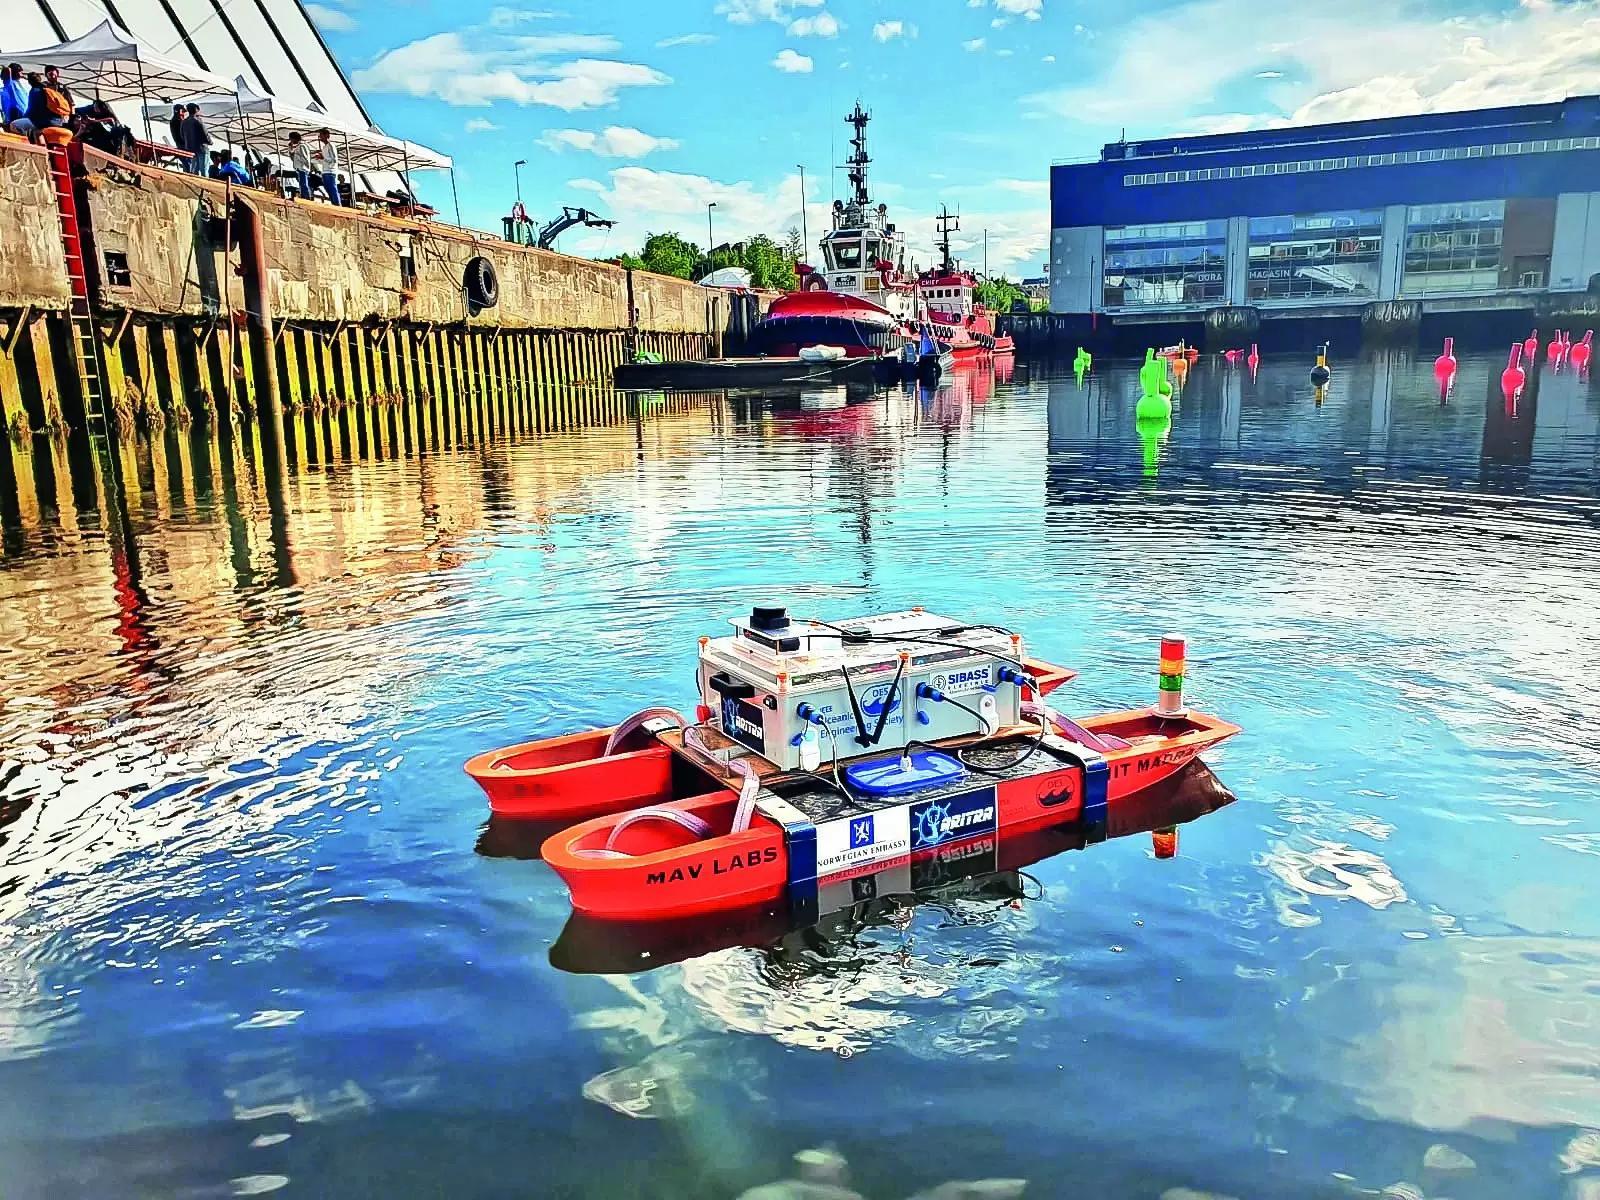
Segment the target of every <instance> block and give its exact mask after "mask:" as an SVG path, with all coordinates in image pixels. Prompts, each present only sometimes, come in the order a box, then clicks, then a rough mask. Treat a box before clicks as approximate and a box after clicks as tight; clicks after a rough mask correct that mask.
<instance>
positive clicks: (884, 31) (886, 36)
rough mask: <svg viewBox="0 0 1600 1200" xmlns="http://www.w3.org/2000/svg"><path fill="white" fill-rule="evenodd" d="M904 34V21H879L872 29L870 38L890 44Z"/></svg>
mask: <svg viewBox="0 0 1600 1200" xmlns="http://www.w3.org/2000/svg"><path fill="white" fill-rule="evenodd" d="M905 33H906V23H905V22H904V21H879V22H878V23H877V24H876V25H874V26H873V27H872V36H873V37H875V38H877V39H878V40H879V41H880V42H892V41H894V39H895V38H897V37H904V36H905Z"/></svg>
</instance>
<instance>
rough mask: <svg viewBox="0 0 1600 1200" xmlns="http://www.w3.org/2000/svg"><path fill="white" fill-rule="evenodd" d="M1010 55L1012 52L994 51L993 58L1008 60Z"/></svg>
mask: <svg viewBox="0 0 1600 1200" xmlns="http://www.w3.org/2000/svg"><path fill="white" fill-rule="evenodd" d="M1011 54H1012V51H1010V50H996V51H995V52H994V56H995V57H996V58H1010V57H1011Z"/></svg>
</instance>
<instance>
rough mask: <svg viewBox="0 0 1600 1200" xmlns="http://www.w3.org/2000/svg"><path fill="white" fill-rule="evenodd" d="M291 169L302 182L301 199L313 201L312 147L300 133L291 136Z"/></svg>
mask: <svg viewBox="0 0 1600 1200" xmlns="http://www.w3.org/2000/svg"><path fill="white" fill-rule="evenodd" d="M289 167H290V169H291V170H292V171H294V175H295V178H296V179H297V180H299V181H300V199H302V200H309V199H311V170H312V168H311V147H310V146H308V145H306V144H305V140H304V139H303V138H301V136H300V135H299V134H298V133H291V134H290V135H289Z"/></svg>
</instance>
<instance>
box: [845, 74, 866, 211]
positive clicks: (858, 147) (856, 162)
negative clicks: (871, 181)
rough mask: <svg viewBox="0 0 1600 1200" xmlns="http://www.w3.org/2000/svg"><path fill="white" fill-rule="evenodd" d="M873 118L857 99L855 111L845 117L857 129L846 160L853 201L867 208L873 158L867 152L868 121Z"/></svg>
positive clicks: (852, 136)
mask: <svg viewBox="0 0 1600 1200" xmlns="http://www.w3.org/2000/svg"><path fill="white" fill-rule="evenodd" d="M870 120H872V114H871V113H869V112H867V111H866V110H865V109H863V108H862V107H861V101H859V100H857V101H856V106H855V109H854V111H852V112H851V114H850V115H849V116H848V117H846V118H845V122H846V123H847V124H848V125H850V126H852V127H853V128H854V129H855V133H854V134H852V135H851V137H850V145H851V147H852V148H853V151H854V152H853V153H852V154H851V155H850V157H849V158H848V159H847V160H846V161H845V164H844V165H845V167H846V169H847V170H848V171H849V179H850V186H851V188H852V189H854V190H853V193H852V195H851V202H852V203H855V204H859V205H861V207H863V208H865V207H866V206H867V204H868V203H869V201H868V199H867V164H868V163H870V162H871V161H872V159H871V158H870V157H869V156H868V154H867V122H868V121H870Z"/></svg>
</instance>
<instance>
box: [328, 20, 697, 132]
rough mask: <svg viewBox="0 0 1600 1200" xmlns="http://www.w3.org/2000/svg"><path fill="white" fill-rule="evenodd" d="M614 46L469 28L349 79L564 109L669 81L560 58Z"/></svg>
mask: <svg viewBox="0 0 1600 1200" xmlns="http://www.w3.org/2000/svg"><path fill="white" fill-rule="evenodd" d="M617 45H618V43H617V41H616V39H615V38H612V37H608V36H604V35H591V34H548V35H539V36H517V37H510V36H505V35H499V34H486V33H485V32H484V31H483V30H481V29H474V28H468V29H464V30H462V31H460V32H451V33H436V34H434V35H432V36H431V37H425V38H421V39H419V40H417V41H414V42H409V43H407V44H406V45H404V46H401V47H399V48H398V49H394V50H386V51H384V52H383V53H381V54H379V55H378V57H377V58H376V59H375V60H374V61H373V62H372V64H371V65H370V66H367V67H363V68H362V69H361V70H359V71H356V72H355V73H354V74H353V75H352V76H351V82H352V83H353V84H355V86H356V87H357V88H360V89H362V90H364V91H371V92H390V93H395V94H398V95H405V96H419V97H422V98H424V99H438V100H443V101H444V102H445V103H446V104H453V105H460V106H466V107H472V106H483V105H488V104H492V103H494V102H495V101H496V100H509V101H511V102H512V103H514V104H524V105H527V104H540V105H546V106H548V107H551V108H559V109H563V110H565V111H568V112H571V111H573V110H575V109H586V108H600V107H602V106H604V105H607V104H611V103H612V102H614V101H615V100H616V98H617V96H618V94H619V93H620V92H622V91H623V90H624V89H626V88H634V87H658V86H660V85H662V84H666V83H671V82H672V80H671V79H670V78H669V77H668V76H666V75H663V74H662V73H661V72H660V71H657V70H656V69H655V68H653V67H647V66H643V65H641V64H639V63H627V62H616V61H613V60H611V59H598V58H573V59H566V58H565V56H567V55H570V54H587V53H604V52H606V51H609V50H615V49H616V48H617ZM563 60H565V61H563Z"/></svg>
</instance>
